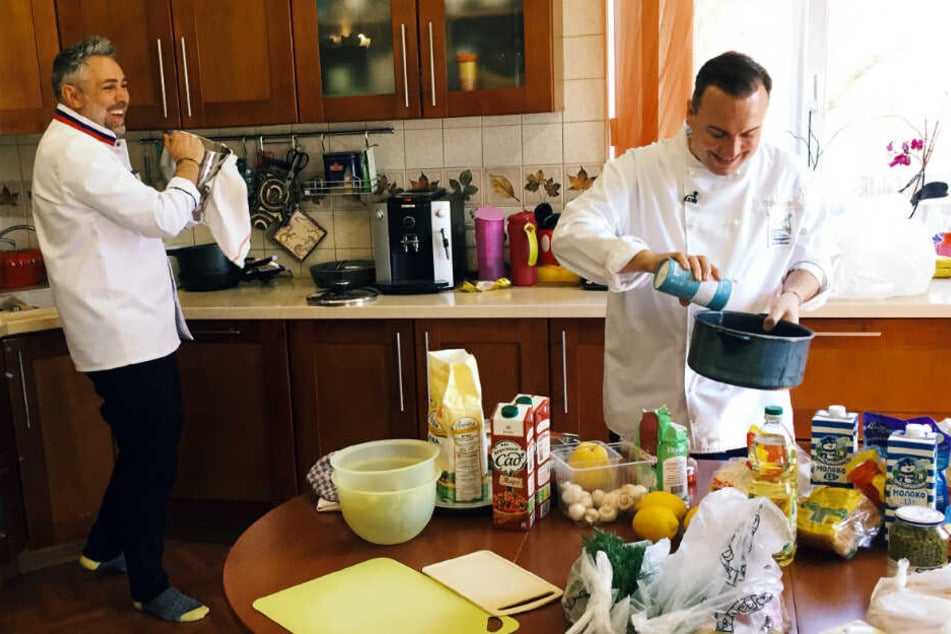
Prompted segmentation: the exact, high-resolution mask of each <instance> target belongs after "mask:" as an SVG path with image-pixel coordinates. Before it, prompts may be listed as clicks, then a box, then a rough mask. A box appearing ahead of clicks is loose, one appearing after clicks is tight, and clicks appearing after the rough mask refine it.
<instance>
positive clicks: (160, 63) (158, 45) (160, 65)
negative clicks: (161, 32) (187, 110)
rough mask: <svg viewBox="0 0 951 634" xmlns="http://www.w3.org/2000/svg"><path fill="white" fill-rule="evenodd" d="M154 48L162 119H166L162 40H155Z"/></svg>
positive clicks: (166, 102)
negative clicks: (156, 50)
mask: <svg viewBox="0 0 951 634" xmlns="http://www.w3.org/2000/svg"><path fill="white" fill-rule="evenodd" d="M155 48H156V49H158V76H159V83H160V84H161V86H162V118H163V119H168V101H167V100H166V98H165V62H164V60H163V59H162V38H160V37H157V38H155Z"/></svg>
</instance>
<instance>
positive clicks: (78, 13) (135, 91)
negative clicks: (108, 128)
mask: <svg viewBox="0 0 951 634" xmlns="http://www.w3.org/2000/svg"><path fill="white" fill-rule="evenodd" d="M56 10H57V13H58V20H59V41H60V45H61V46H62V47H63V48H67V47H69V46H72V45H73V44H75V43H76V42H79V41H80V40H82V39H83V38H85V37H88V36H89V35H91V34H96V35H101V36H103V37H107V38H109V39H110V40H111V41H112V43H113V44H114V45H115V47H116V59H117V61H118V62H119V65H120V66H122V70H123V71H124V72H125V74H126V77H128V79H129V101H130V103H131V107H130V108H129V115H128V128H129V129H130V130H155V129H159V130H161V129H165V128H177V127H180V126H181V118H180V116H179V105H178V76H177V74H176V72H175V48H174V46H175V38H174V37H172V14H171V10H170V7H169V4H168V3H167V2H165V1H162V2H155V1H153V0H125V1H124V2H114V1H113V0H57V1H56Z"/></svg>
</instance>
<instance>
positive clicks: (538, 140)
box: [0, 0, 607, 277]
mask: <svg viewBox="0 0 951 634" xmlns="http://www.w3.org/2000/svg"><path fill="white" fill-rule="evenodd" d="M601 5H602V3H600V2H589V1H587V0H563V7H564V12H563V16H564V28H563V31H564V32H563V37H564V42H563V50H564V76H565V77H564V78H565V81H564V99H565V109H564V111H563V112H556V113H546V114H529V115H511V116H497V117H460V118H450V119H418V120H408V121H382V122H367V123H366V124H365V125H366V127H370V128H392V129H393V132H392V134H390V133H382V134H374V135H371V136H370V137H369V141H370V142H371V143H372V144H375V145H376V146H377V147H376V148H375V150H374V151H375V153H376V161H377V170H378V172H379V173H381V174H383V175H385V176H386V177H387V179H388V181H389V182H390V183H395V184H397V185H398V186H399V187H401V188H403V189H411V188H412V182H413V181H419V180H420V179H421V178H422V177H425V178H426V179H428V181H429V182H430V183H431V184H432V183H434V182H435V181H439V186H440V187H445V188H446V189H447V190H449V189H450V185H449V181H450V179H456V180H458V179H459V175H460V173H461V172H463V171H464V170H470V171H471V172H472V184H473V185H475V186H476V187H478V192H477V193H475V194H474V195H473V196H472V197H471V198H470V199H469V201H468V202H467V204H466V209H467V213H466V218H467V220H466V221H467V223H468V224H469V225H470V226H469V227H468V230H467V234H466V235H467V243H468V244H467V246H468V247H469V248H468V255H469V268H470V269H473V270H474V269H475V253H474V248H473V247H474V238H473V232H472V227H471V224H472V218H471V212H472V211H474V210H475V209H476V208H478V207H480V206H482V205H492V206H495V207H499V208H501V209H503V210H504V211H505V212H506V213H514V212H517V211H521V210H522V209H533V208H534V207H535V206H536V205H537V204H538V203H540V202H543V201H545V200H546V199H547V202H549V203H550V204H551V205H552V207H553V209H554V211H556V212H558V211H560V210H561V209H562V208H563V207H564V204H565V203H566V202H567V201H569V200H571V199H572V198H574V197H575V196H577V195H578V193H579V191H578V190H576V189H572V185H571V177H574V176H576V175H577V174H578V173H579V171H580V170H581V169H584V171H585V172H587V174H588V175H589V177H594V176H596V175H597V174H599V173H600V171H601V166H602V165H603V163H604V161H605V160H606V156H607V144H606V136H607V133H606V121H605V117H606V114H605V112H606V108H605V103H604V98H605V78H604V75H605V73H604V31H603V29H604V26H603V23H604V20H603V18H602V14H601V12H602V6H601ZM120 62H121V58H120ZM131 100H132V105H131V107H132V108H135V95H131ZM363 127H364V124H362V123H348V124H333V125H328V124H298V125H290V126H269V127H262V128H240V129H222V130H197V131H196V132H197V133H198V134H202V135H203V136H208V137H214V136H216V135H228V136H236V135H246V137H245V140H244V142H242V141H240V140H239V141H236V142H234V141H228V144H229V145H230V146H231V148H232V149H233V150H234V151H235V152H236V153H237V154H238V156H239V157H247V158H248V159H249V162H250V163H251V164H253V162H254V157H255V155H256V151H257V148H258V136H259V135H264V134H272V135H273V134H279V135H286V136H290V135H292V134H299V135H305V134H307V133H314V132H316V133H318V135H315V136H300V137H298V143H299V145H300V146H301V147H302V148H303V149H304V150H305V151H306V152H308V153H309V154H310V155H311V156H312V159H311V162H310V163H309V165H308V166H307V167H306V168H305V170H304V172H303V173H302V174H301V178H302V179H303V180H307V179H310V178H313V177H314V176H316V175H317V174H319V173H320V172H321V171H322V169H323V165H322V161H321V160H320V155H321V153H322V151H323V150H324V149H326V151H343V150H359V149H362V148H363V147H364V143H365V141H364V137H363V136H362V135H346V136H343V135H341V136H326V137H323V138H322V137H321V136H320V135H319V132H321V131H326V130H334V129H356V128H363ZM154 136H156V135H155V134H147V133H146V134H143V133H129V135H128V138H129V153H130V156H131V158H132V163H133V166H134V167H136V169H137V170H138V171H139V172H140V174H143V175H144V174H145V173H146V171H147V170H146V167H147V165H146V163H147V161H146V154H148V153H154V152H155V145H154V144H153V143H151V142H140V141H141V140H143V139H148V138H151V137H154ZM38 141H39V135H29V136H7V137H0V229H2V228H4V227H7V226H9V225H13V224H18V223H23V222H32V214H31V208H30V201H29V189H30V180H31V178H32V174H33V158H34V155H35V153H36V144H37V142H38ZM288 149H290V144H289V143H284V144H278V143H268V144H266V145H265V150H266V151H268V152H273V154H274V156H277V157H282V156H284V154H285V153H286V152H287V150H288ZM148 163H150V164H151V166H154V165H156V164H157V161H148ZM152 169H153V170H154V169H155V168H154V167H152ZM539 171H541V172H543V174H544V178H545V180H547V179H549V178H551V179H553V182H554V183H559V184H560V185H561V187H560V188H559V190H558V195H557V196H548V195H547V194H546V193H545V188H544V187H539V188H538V189H537V191H534V192H533V191H528V190H526V189H525V185H526V183H528V180H529V176H530V175H537V173H538V172H539ZM505 181H508V183H509V184H510V185H511V192H512V193H511V195H510V194H508V193H507V192H506V187H505ZM493 182H495V183H497V184H498V186H496V187H493ZM301 208H302V210H303V211H305V212H307V213H308V214H310V215H311V217H312V218H313V219H314V220H316V221H317V222H318V223H319V224H320V225H321V226H322V227H323V228H324V229H326V230H327V236H326V237H325V238H324V239H323V241H322V242H321V243H320V244H319V245H318V246H317V248H316V249H314V251H313V252H312V253H311V254H310V255H309V256H308V258H307V260H305V261H304V262H303V263H301V262H299V261H298V260H297V259H295V258H294V257H292V256H290V255H289V254H288V253H286V252H285V251H284V250H283V249H282V248H281V247H279V246H278V245H277V244H276V243H274V242H272V241H271V240H270V239H269V238H268V237H267V236H266V235H265V232H264V231H261V230H257V229H255V230H254V235H253V238H252V251H251V255H253V256H255V257H263V256H265V255H272V254H275V255H277V256H278V258H279V260H280V262H281V263H282V264H284V265H285V266H287V267H288V268H290V269H291V270H292V271H293V272H294V275H295V276H303V277H307V276H309V272H308V266H309V265H311V264H314V263H317V262H324V261H332V260H343V259H354V258H366V257H372V254H373V253H372V246H371V245H372V242H371V235H370V214H371V207H369V206H367V205H364V204H363V203H362V202H360V200H359V198H358V197H355V196H334V197H325V198H323V199H322V200H321V201H320V202H319V203H314V202H310V201H304V202H303V203H302V204H301ZM9 237H13V238H14V239H16V240H17V243H18V246H27V245H30V246H35V237H34V235H33V234H32V233H29V232H23V234H22V235H21V234H20V233H13V234H11V235H10V236H9ZM210 241H212V238H211V234H210V232H209V231H208V229H207V228H206V227H204V226H199V227H196V228H194V229H191V230H188V231H185V232H183V233H182V234H181V235H180V236H179V237H178V238H176V239H175V240H172V241H170V242H169V244H202V243H205V242H210Z"/></svg>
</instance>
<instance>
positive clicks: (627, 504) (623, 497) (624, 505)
mask: <svg viewBox="0 0 951 634" xmlns="http://www.w3.org/2000/svg"><path fill="white" fill-rule="evenodd" d="M617 508H618V510H621V511H630V510H631V509H632V508H634V498H633V497H631V496H630V495H629V494H627V493H621V494H620V495H618V496H617Z"/></svg>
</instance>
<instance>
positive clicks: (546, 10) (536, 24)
mask: <svg viewBox="0 0 951 634" xmlns="http://www.w3.org/2000/svg"><path fill="white" fill-rule="evenodd" d="M292 3H293V14H294V53H295V59H296V69H297V86H298V106H299V111H300V118H301V121H359V120H381V119H415V118H420V117H440V118H442V117H456V116H481V115H500V114H520V113H529V112H552V111H555V110H558V109H561V107H562V96H561V82H560V77H561V65H562V63H561V57H562V55H561V49H560V47H561V1H560V0H503V1H502V2H496V1H488V0H465V1H462V0H392V2H389V3H382V2H379V3H366V4H365V5H362V6H361V7H359V8H354V7H353V6H352V5H350V4H348V3H347V2H346V1H345V0H327V1H326V2H320V3H315V2H314V1H313V0H292ZM461 53H468V54H475V55H476V56H477V59H476V61H475V64H476V68H477V77H476V80H475V89H469V90H463V87H464V86H463V84H462V82H460V74H459V63H458V62H457V60H456V56H457V55H458V54H461Z"/></svg>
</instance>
